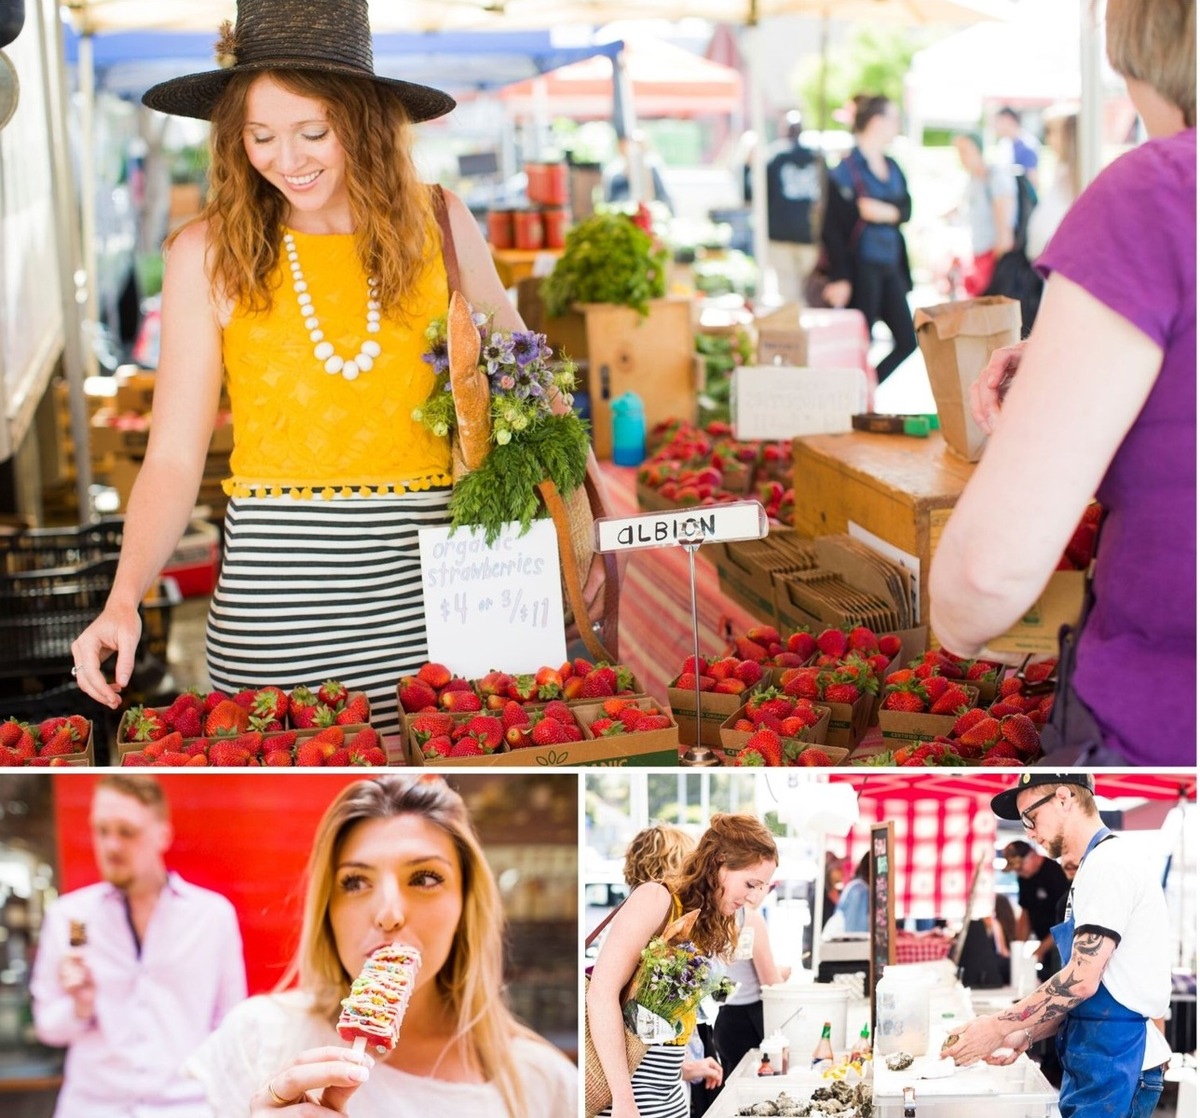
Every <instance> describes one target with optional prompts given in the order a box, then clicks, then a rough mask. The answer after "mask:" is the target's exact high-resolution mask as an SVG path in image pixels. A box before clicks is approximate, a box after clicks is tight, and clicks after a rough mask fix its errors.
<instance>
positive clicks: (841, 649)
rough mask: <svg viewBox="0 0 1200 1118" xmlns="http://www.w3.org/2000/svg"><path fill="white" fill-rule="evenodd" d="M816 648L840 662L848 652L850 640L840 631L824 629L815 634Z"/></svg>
mask: <svg viewBox="0 0 1200 1118" xmlns="http://www.w3.org/2000/svg"><path fill="white" fill-rule="evenodd" d="M817 648H819V649H820V650H821V651H822V652H823V653H824V654H825V655H826V656H833V657H834V658H835V659H838V660H840V659H841V658H842V657H843V656H845V655H846V653H847V652H848V651H849V650H850V639H849V637H847V636H846V634H845V633H844V632H842V630H841V629H826V630H824V632H821V633H818V634H817Z"/></svg>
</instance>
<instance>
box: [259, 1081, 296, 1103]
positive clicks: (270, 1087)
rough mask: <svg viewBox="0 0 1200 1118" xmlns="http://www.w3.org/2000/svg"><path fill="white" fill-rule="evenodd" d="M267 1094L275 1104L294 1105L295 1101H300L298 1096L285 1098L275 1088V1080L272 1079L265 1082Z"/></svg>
mask: <svg viewBox="0 0 1200 1118" xmlns="http://www.w3.org/2000/svg"><path fill="white" fill-rule="evenodd" d="M267 1094H268V1095H270V1096H271V1101H272V1102H273V1103H274V1104H275V1105H276V1106H295V1105H296V1103H298V1102H299V1101H300V1100H299V1099H298V1098H296V1099H285V1098H284V1097H283V1096H282V1095H281V1094H280V1093H279V1092H278V1091H276V1090H275V1080H273V1079H272V1080H271V1081H270V1082H269V1083H268V1084H267Z"/></svg>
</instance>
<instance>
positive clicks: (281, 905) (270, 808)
mask: <svg viewBox="0 0 1200 1118" xmlns="http://www.w3.org/2000/svg"><path fill="white" fill-rule="evenodd" d="M98 779H99V776H98V775H95V774H91V773H80V774H74V773H67V772H65V771H63V770H61V769H60V770H58V771H57V772H56V773H55V778H54V799H55V829H56V837H57V843H58V867H59V883H60V885H59V888H60V890H61V891H62V892H64V893H65V892H69V891H70V890H72V889H79V888H80V887H82V886H84V885H91V884H93V883H94V882H96V881H98V880H99V875H98V874H97V873H96V863H95V860H94V859H93V857H92V842H91V834H90V831H89V827H88V813H89V809H90V807H91V800H92V791H93V789H94V788H95V785H96V781H97V780H98ZM158 779H159V781H160V782H161V784H162V787H163V791H164V792H165V793H166V795H167V799H168V800H169V801H170V804H171V821H172V824H173V825H174V830H175V841H174V842H173V843H172V845H171V849H170V850H169V851H168V852H167V857H166V861H167V865H168V867H169V868H170V869H173V870H176V871H177V872H178V873H179V874H180V875H181V876H182V877H183V878H185V879H186V880H187V881H190V882H192V884H194V885H200V886H203V887H204V888H206V889H212V890H214V891H215V892H218V893H221V894H222V895H224V896H225V897H228V898H229V900H230V902H231V903H232V904H233V906H234V908H236V909H237V914H238V922H239V924H240V925H241V930H242V942H243V948H244V951H245V957H246V978H247V981H248V983H249V987H250V993H251V994H257V993H262V992H263V991H265V990H269V989H270V988H272V987H273V986H274V985H275V983H276V981H277V980H278V979H279V977H280V976H281V975H282V974H283V971H284V969H285V968H286V966H287V963H288V961H289V960H290V959H291V956H292V953H293V951H294V950H295V948H296V944H297V942H298V940H299V935H300V914H301V910H302V908H303V901H304V885H303V880H302V878H303V873H304V866H305V863H306V861H307V859H308V852H309V847H310V845H311V843H312V837H313V833H314V832H315V831H316V827H317V822H318V821H319V820H320V818H321V815H322V814H323V812H324V811H325V808H326V807H328V806H329V802H330V801H331V800H332V799H333V797H334V796H335V795H336V794H337V792H338V789H340V788H341V787H343V786H344V785H345V784H348V783H350V782H351V781H354V780H360V779H362V778H361V777H359V776H355V775H353V774H323V773H274V772H247V773H189V774H187V775H180V774H176V775H169V774H168V775H161V776H159V778H158ZM455 783H456V784H457V783H459V782H457V781H456V782H455ZM463 783H465V782H463Z"/></svg>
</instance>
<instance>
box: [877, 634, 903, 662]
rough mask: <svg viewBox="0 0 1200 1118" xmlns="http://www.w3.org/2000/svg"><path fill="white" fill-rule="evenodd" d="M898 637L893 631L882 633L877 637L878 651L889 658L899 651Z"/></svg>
mask: <svg viewBox="0 0 1200 1118" xmlns="http://www.w3.org/2000/svg"><path fill="white" fill-rule="evenodd" d="M900 647H901V645H900V638H899V637H898V636H896V634H895V633H884V635H883V636H882V637H880V638H879V651H880V652H882V653H883V654H884V656H886V657H887V658H888V659H889V660H890V659H892V658H893V657H894V656H895V655H896V654H897V653H898V652H899V651H900Z"/></svg>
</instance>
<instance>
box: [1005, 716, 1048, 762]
mask: <svg viewBox="0 0 1200 1118" xmlns="http://www.w3.org/2000/svg"><path fill="white" fill-rule="evenodd" d="M1000 736H1001V737H1002V738H1003V739H1004V740H1005V741H1006V742H1010V743H1011V744H1012V745H1014V746H1016V748H1017V752H1018V753H1020V755H1021V757H1022V759H1023V760H1026V761H1028V760H1030V759H1031V758H1033V757H1034V756H1035V755H1036V754H1037V752H1038V750H1039V749H1041V747H1042V739H1041V736H1040V735H1039V734H1038V729H1037V726H1035V725H1034V724H1033V722H1032V721H1031V720H1030V719H1029V718H1028V717H1027V716H1026V715H1024V714H1010V715H1009V716H1008V717H1007V718H1002V719H1001V720H1000Z"/></svg>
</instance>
